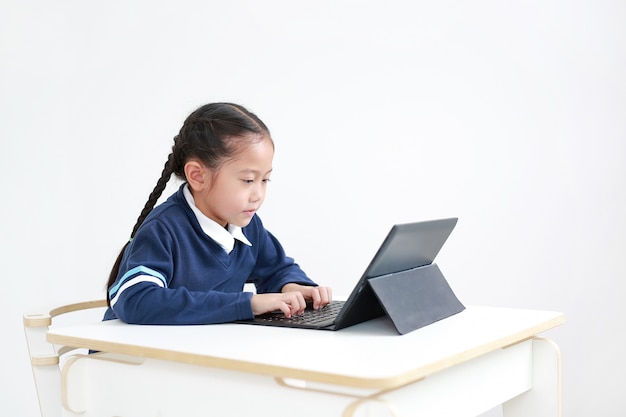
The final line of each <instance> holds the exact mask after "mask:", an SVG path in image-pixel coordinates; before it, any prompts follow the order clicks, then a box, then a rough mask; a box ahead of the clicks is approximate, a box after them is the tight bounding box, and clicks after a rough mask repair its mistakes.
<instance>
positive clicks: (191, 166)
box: [185, 159, 210, 191]
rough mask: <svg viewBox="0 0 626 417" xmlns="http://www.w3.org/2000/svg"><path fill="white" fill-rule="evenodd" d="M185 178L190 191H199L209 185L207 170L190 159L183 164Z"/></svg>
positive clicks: (201, 164)
mask: <svg viewBox="0 0 626 417" xmlns="http://www.w3.org/2000/svg"><path fill="white" fill-rule="evenodd" d="M185 178H186V179H187V183H188V184H189V187H190V188H191V189H192V190H194V191H200V190H202V189H203V188H205V187H207V186H208V185H209V178H210V176H209V170H208V169H207V168H206V166H204V164H203V163H202V162H200V161H198V160H195V159H192V160H190V161H188V162H187V163H186V164H185Z"/></svg>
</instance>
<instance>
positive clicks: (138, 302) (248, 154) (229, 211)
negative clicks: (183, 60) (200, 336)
mask: <svg viewBox="0 0 626 417" xmlns="http://www.w3.org/2000/svg"><path fill="white" fill-rule="evenodd" d="M273 156H274V143H273V141H272V139H271V137H270V133H269V130H268V129H267V127H266V126H265V124H264V123H263V122H262V121H261V120H260V119H259V118H258V117H257V116H255V115H254V114H253V113H251V112H249V111H248V110H246V109H245V108H243V107H241V106H239V105H236V104H231V103H214V104H207V105H205V106H202V107H200V108H199V109H197V110H196V111H194V112H193V113H191V114H190V115H189V117H188V118H187V120H185V123H184V124H183V127H182V128H181V130H180V132H179V134H178V135H177V136H176V137H175V138H174V145H173V146H172V152H171V153H170V155H169V157H168V159H167V162H166V163H165V167H164V168H163V172H162V174H161V178H160V179H159V181H158V182H157V185H156V187H155V188H154V190H153V191H152V194H150V197H149V199H148V202H147V203H146V205H145V207H144V209H143V211H142V212H141V214H140V216H139V218H138V219H137V223H136V224H135V227H134V228H133V231H132V233H131V238H130V240H129V242H128V243H126V245H125V246H124V248H123V249H122V251H121V253H120V255H119V256H118V258H117V261H116V262H115V265H114V266H113V269H112V270H111V274H110V276H109V282H108V286H107V287H108V299H109V306H110V307H109V308H108V310H107V311H106V313H105V317H104V318H105V320H110V319H114V318H119V319H121V320H123V321H125V322H127V323H137V324H208V323H223V322H230V321H234V320H241V319H250V318H253V317H254V316H255V315H258V314H262V313H266V312H270V311H274V310H281V311H282V312H283V313H284V314H285V316H287V317H291V316H293V315H297V314H301V313H302V312H303V311H304V308H305V306H306V301H307V300H309V301H311V302H312V304H313V307H314V308H316V309H317V308H320V307H323V306H325V305H327V304H328V303H329V302H330V301H331V298H332V294H331V289H330V288H328V287H320V286H317V285H316V284H315V283H314V282H313V281H312V280H311V279H310V278H308V277H307V276H306V274H305V273H304V272H303V271H302V270H301V269H300V267H299V266H298V265H297V264H296V263H294V260H293V259H291V258H289V257H287V256H286V255H285V252H284V251H283V248H282V246H281V245H280V243H279V242H278V240H276V238H275V237H274V236H272V234H271V233H269V232H268V231H267V230H266V229H265V228H264V227H263V224H262V223H261V219H259V216H258V215H257V214H256V211H257V210H258V209H259V207H261V204H263V200H264V199H265V193H266V188H267V183H268V181H269V179H270V174H271V173H272V159H273ZM171 174H175V175H176V176H178V177H179V178H182V179H184V180H185V183H183V185H182V186H181V187H180V188H179V190H178V191H177V192H176V193H174V194H173V195H172V196H170V197H169V199H168V200H167V201H166V202H164V203H163V204H161V205H159V206H158V207H156V208H154V205H155V204H156V201H157V199H158V198H159V196H160V195H161V193H162V192H163V190H164V189H165V185H166V184H167V182H168V180H169V178H170V176H171ZM248 280H250V281H252V282H254V284H255V285H256V289H257V291H256V294H253V293H249V292H243V288H244V284H245V283H246V281H248Z"/></svg>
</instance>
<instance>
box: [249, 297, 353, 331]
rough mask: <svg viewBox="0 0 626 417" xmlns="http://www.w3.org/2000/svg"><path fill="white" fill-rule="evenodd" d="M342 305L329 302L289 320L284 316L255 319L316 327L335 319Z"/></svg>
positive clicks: (338, 302) (263, 316) (277, 315)
mask: <svg viewBox="0 0 626 417" xmlns="http://www.w3.org/2000/svg"><path fill="white" fill-rule="evenodd" d="M343 305H344V301H331V303H330V304H328V305H326V306H324V307H322V308H320V309H319V310H314V309H312V308H307V309H306V310H304V313H303V314H301V315H299V316H293V317H291V318H286V317H285V315H284V314H265V315H262V316H258V317H257V318H256V319H257V320H258V319H262V320H263V321H267V322H275V323H284V324H290V323H293V324H306V325H316V324H320V323H325V322H328V321H332V320H334V319H335V317H337V314H339V311H340V310H341V308H342V307H343Z"/></svg>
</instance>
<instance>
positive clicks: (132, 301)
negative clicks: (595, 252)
mask: <svg viewBox="0 0 626 417" xmlns="http://www.w3.org/2000/svg"><path fill="white" fill-rule="evenodd" d="M144 226H145V227H143V226H142V228H141V229H140V231H139V232H138V233H137V234H136V236H135V238H134V239H133V241H132V242H131V243H130V244H129V245H128V246H127V248H126V251H125V253H124V257H123V259H122V263H121V265H120V272H119V274H118V278H117V280H116V282H115V283H114V285H113V286H111V288H109V299H110V300H111V311H108V312H107V314H106V315H105V318H119V319H120V320H122V321H124V322H127V323H132V324H181V325H183V324H211V323H224V322H231V321H234V320H240V319H249V318H252V317H253V316H254V315H253V313H252V307H251V304H250V301H251V297H252V294H251V293H245V292H241V291H238V292H237V291H232V292H223V291H215V290H210V289H209V290H207V291H192V290H189V289H188V288H186V287H185V286H176V288H172V287H171V285H170V284H171V282H172V277H173V276H174V269H175V268H176V267H177V265H175V259H176V258H177V255H175V254H174V252H175V251H176V250H177V248H176V246H177V245H178V244H179V242H177V241H176V239H174V238H173V234H172V233H171V232H170V231H169V230H168V228H167V227H166V226H165V225H163V224H161V223H160V222H159V221H151V222H150V223H149V224H145V225H144ZM192 272H195V273H196V274H202V273H204V274H206V271H192ZM209 279H210V278H209Z"/></svg>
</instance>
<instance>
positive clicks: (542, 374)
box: [502, 338, 561, 417]
mask: <svg viewBox="0 0 626 417" xmlns="http://www.w3.org/2000/svg"><path fill="white" fill-rule="evenodd" d="M532 363H533V388H532V389H530V390H528V391H526V392H525V393H523V394H521V395H519V396H517V397H515V398H513V399H511V400H510V401H507V402H506V403H504V404H503V405H502V412H503V415H504V416H505V417H524V416H535V417H544V416H545V417H561V352H560V350H559V347H558V346H557V344H556V343H554V342H553V341H551V340H549V339H542V338H536V339H533V362H532Z"/></svg>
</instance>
